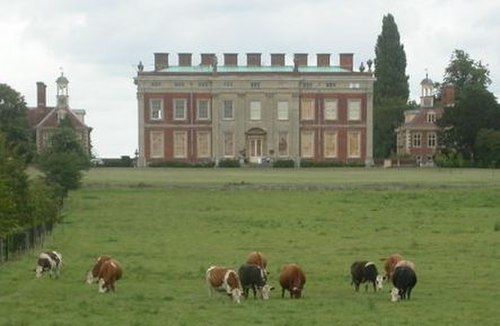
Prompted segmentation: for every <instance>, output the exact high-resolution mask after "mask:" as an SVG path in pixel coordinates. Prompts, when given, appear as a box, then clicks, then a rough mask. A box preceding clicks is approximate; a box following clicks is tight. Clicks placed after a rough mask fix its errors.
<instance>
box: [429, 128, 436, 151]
mask: <svg viewBox="0 0 500 326" xmlns="http://www.w3.org/2000/svg"><path fill="white" fill-rule="evenodd" d="M436 143H437V136H436V133H435V132H430V133H428V134H427V147H429V148H434V147H436Z"/></svg>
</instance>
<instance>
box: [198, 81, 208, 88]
mask: <svg viewBox="0 0 500 326" xmlns="http://www.w3.org/2000/svg"><path fill="white" fill-rule="evenodd" d="M208 85H209V84H208V82H199V83H198V87H201V88H206V87H208Z"/></svg>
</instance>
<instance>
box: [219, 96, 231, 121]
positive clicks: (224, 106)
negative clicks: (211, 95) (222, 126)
mask: <svg viewBox="0 0 500 326" xmlns="http://www.w3.org/2000/svg"><path fill="white" fill-rule="evenodd" d="M227 104H231V106H230V107H229V105H227ZM229 112H231V116H228V115H226V113H229ZM222 120H234V101H233V100H224V101H222Z"/></svg>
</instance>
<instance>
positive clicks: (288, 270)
mask: <svg viewBox="0 0 500 326" xmlns="http://www.w3.org/2000/svg"><path fill="white" fill-rule="evenodd" d="M305 283H306V276H305V274H304V271H303V270H302V268H301V267H300V266H299V265H297V264H289V265H286V266H284V267H283V268H282V269H281V273H280V285H281V297H282V298H284V297H285V290H288V291H289V292H290V298H292V299H293V298H296V299H299V298H300V297H301V296H302V290H303V289H304V284H305Z"/></svg>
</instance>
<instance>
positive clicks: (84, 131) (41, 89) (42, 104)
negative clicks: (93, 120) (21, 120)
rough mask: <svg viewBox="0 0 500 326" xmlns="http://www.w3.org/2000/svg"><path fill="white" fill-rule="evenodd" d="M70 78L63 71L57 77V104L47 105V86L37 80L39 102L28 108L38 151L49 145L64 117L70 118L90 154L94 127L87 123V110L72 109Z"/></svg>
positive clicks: (29, 121)
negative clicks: (69, 88)
mask: <svg viewBox="0 0 500 326" xmlns="http://www.w3.org/2000/svg"><path fill="white" fill-rule="evenodd" d="M68 84H69V81H68V79H67V78H66V77H65V76H64V74H63V73H61V76H59V78H57V80H56V85H57V95H56V101H57V104H56V106H53V107H50V106H47V86H46V85H45V84H44V83H43V82H37V83H36V85H37V103H36V106H35V107H30V108H28V123H29V125H30V127H31V128H32V129H33V130H34V134H35V143H36V149H37V152H41V151H42V150H43V149H44V148H46V147H47V145H48V143H49V140H50V137H51V136H52V134H53V133H54V131H55V130H56V129H57V128H58V126H59V123H60V122H61V120H63V119H68V120H69V121H70V123H71V125H72V127H73V129H74V130H75V133H76V135H77V137H78V139H79V140H80V143H81V144H82V147H83V148H84V149H86V150H87V152H88V153H89V154H90V149H91V145H90V132H91V131H92V128H90V127H89V126H87V125H86V124H85V110H82V109H72V108H71V107H70V106H69V92H68Z"/></svg>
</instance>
